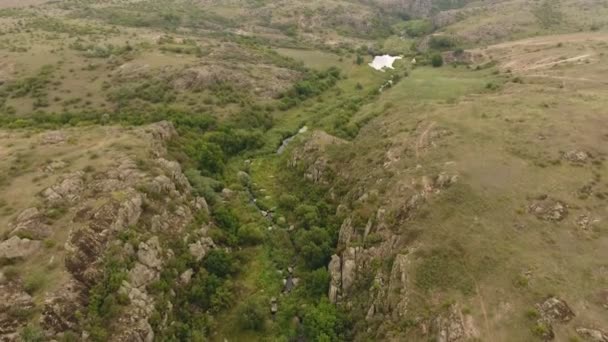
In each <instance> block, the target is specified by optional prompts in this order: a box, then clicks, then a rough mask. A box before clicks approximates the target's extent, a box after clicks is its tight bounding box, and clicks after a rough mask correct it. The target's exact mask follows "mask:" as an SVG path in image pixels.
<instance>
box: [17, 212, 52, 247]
mask: <svg viewBox="0 0 608 342" xmlns="http://www.w3.org/2000/svg"><path fill="white" fill-rule="evenodd" d="M9 227H10V228H11V232H10V235H15V236H20V237H28V238H32V239H36V240H42V239H45V238H47V237H48V236H49V235H50V234H51V227H50V226H49V225H47V224H45V223H44V216H43V215H42V213H40V211H39V210H38V208H35V207H34V208H28V209H25V210H24V211H22V212H21V213H20V214H19V216H17V218H16V219H15V221H14V222H13V223H12V224H11V225H9Z"/></svg>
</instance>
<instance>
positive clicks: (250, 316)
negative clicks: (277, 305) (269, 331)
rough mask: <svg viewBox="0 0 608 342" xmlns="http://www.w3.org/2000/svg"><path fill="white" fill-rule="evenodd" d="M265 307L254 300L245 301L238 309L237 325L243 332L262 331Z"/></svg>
mask: <svg viewBox="0 0 608 342" xmlns="http://www.w3.org/2000/svg"><path fill="white" fill-rule="evenodd" d="M266 307H267V305H264V304H263V303H260V302H259V301H256V300H252V299H250V300H248V301H246V302H245V303H244V304H243V305H242V306H241V308H240V309H239V315H238V316H239V325H240V326H241V329H244V330H254V331H262V330H263V329H264V322H265V321H266V317H267V311H266V310H265V308H266Z"/></svg>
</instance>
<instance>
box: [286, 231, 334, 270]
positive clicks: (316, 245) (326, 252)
mask: <svg viewBox="0 0 608 342" xmlns="http://www.w3.org/2000/svg"><path fill="white" fill-rule="evenodd" d="M332 242H333V240H332V238H331V236H330V235H329V233H328V232H327V231H326V230H324V229H321V228H312V229H311V230H299V231H298V232H297V234H296V237H295V245H296V248H297V249H298V250H299V251H300V254H301V256H302V258H303V259H304V262H305V263H306V265H307V266H308V267H310V268H311V269H316V268H319V267H321V266H324V265H326V264H327V263H328V262H329V258H330V256H331V254H332V253H333V247H332Z"/></svg>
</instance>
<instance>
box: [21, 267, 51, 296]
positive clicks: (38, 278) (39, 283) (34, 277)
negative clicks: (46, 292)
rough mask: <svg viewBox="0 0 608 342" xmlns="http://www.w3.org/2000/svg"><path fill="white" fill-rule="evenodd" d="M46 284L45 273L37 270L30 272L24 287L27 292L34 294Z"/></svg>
mask: <svg viewBox="0 0 608 342" xmlns="http://www.w3.org/2000/svg"><path fill="white" fill-rule="evenodd" d="M45 284H46V277H45V275H44V274H42V273H38V272H36V273H32V274H29V275H28V276H27V277H26V278H25V282H24V284H23V288H24V290H25V292H27V293H29V294H34V293H35V292H37V291H38V290H40V289H41V288H43V287H44V285H45Z"/></svg>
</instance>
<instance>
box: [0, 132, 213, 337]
mask: <svg viewBox="0 0 608 342" xmlns="http://www.w3.org/2000/svg"><path fill="white" fill-rule="evenodd" d="M100 129H101V128H100ZM101 130H102V131H103V132H101V133H100V132H98V131H96V132H94V134H95V135H97V134H102V135H104V136H105V138H106V139H107V140H106V141H102V143H97V144H98V145H103V147H101V148H99V146H96V145H93V146H87V142H88V139H87V136H86V133H85V134H82V133H80V132H79V133H77V132H76V131H73V130H65V131H62V132H57V133H55V134H54V136H59V137H61V136H63V137H64V138H63V139H53V144H57V145H56V146H55V147H54V148H53V149H54V151H53V153H57V155H56V157H57V158H55V159H56V160H54V161H50V162H49V164H50V165H54V168H53V170H52V172H53V175H54V177H52V178H54V180H51V181H50V182H42V184H36V185H35V186H36V187H40V188H41V189H40V190H36V189H32V190H31V192H32V193H37V195H35V196H34V197H33V198H29V199H28V201H31V203H30V205H31V206H30V207H28V208H25V209H23V210H22V211H21V212H19V213H17V214H16V215H15V216H14V217H13V218H12V219H11V221H10V224H9V230H8V231H6V232H5V234H7V237H6V238H5V239H4V240H3V241H1V242H0V258H2V259H3V260H5V261H6V262H5V263H4V264H5V265H7V266H5V267H3V268H2V269H0V275H2V276H1V277H0V288H2V291H0V292H1V295H0V296H2V299H3V300H2V304H0V305H1V306H0V339H2V340H8V341H10V340H17V339H18V332H19V331H20V330H21V329H22V328H23V327H24V326H26V325H28V324H36V323H37V324H39V325H40V327H41V328H42V329H43V331H44V334H45V336H46V337H48V338H58V337H60V336H62V335H64V334H65V333H66V332H69V333H70V334H75V335H76V336H78V337H79V338H82V339H85V338H87V336H88V335H89V334H90V332H89V331H88V328H89V327H88V326H86V324H85V323H86V322H87V306H89V305H90V304H91V302H92V301H95V300H96V298H95V293H94V288H95V286H98V285H99V284H101V283H104V282H108V281H111V279H110V280H109V279H108V277H109V275H108V267H109V266H108V258H109V257H111V258H112V259H113V260H119V261H121V262H124V265H126V267H125V269H121V270H119V271H120V272H121V273H122V274H125V276H124V277H122V279H123V280H122V281H121V282H120V283H119V284H117V286H118V287H119V289H118V292H117V293H118V298H119V299H118V300H119V301H120V302H121V307H120V309H119V310H118V311H117V312H115V314H114V316H113V317H112V318H111V320H110V325H111V329H108V331H109V332H110V333H109V335H108V336H107V338H108V340H112V341H152V340H153V339H154V332H153V329H152V327H151V325H150V323H149V322H148V321H149V319H150V316H151V314H152V313H153V311H154V306H155V304H156V303H155V300H154V298H153V297H152V296H151V295H150V294H149V292H148V286H149V285H150V284H152V283H153V282H155V281H156V280H158V279H159V275H160V272H161V271H162V270H163V267H164V265H165V264H166V262H167V261H168V260H171V259H172V258H173V257H174V252H173V251H172V250H171V249H170V248H169V247H168V241H166V237H167V236H175V237H178V238H179V239H181V237H180V236H181V234H184V229H185V227H186V226H188V225H190V224H191V223H192V222H193V217H194V215H197V214H198V213H201V212H207V210H208V209H207V204H206V201H205V199H204V198H201V197H196V196H194V195H193V194H192V192H191V187H190V184H189V183H188V180H187V179H186V177H185V176H184V174H183V173H182V170H181V167H180V165H179V164H178V163H177V162H174V161H170V160H167V159H165V158H166V150H165V147H164V146H165V144H166V142H167V140H168V139H170V138H172V137H173V136H174V135H175V134H176V133H175V130H174V128H173V126H172V125H171V124H170V123H167V122H161V123H157V124H153V125H149V126H145V127H142V128H137V129H132V130H129V129H122V128H103V129H101ZM13 134H16V133H13ZM76 134H78V135H77V136H76ZM70 137H72V138H73V139H74V140H75V141H74V142H72V144H76V145H81V146H79V147H81V148H83V150H80V152H78V149H73V148H72V147H70V146H69V145H68V142H67V141H68V139H70ZM27 139H36V138H27ZM42 141H43V143H48V139H46V140H45V139H43V140H42ZM125 146H128V147H126V148H125ZM87 148H90V149H92V150H93V152H91V150H87ZM68 150H69V151H68ZM80 153H82V154H85V155H87V154H88V157H87V158H82V157H81V156H80ZM91 153H94V154H91ZM101 153H104V154H103V157H102V154H101ZM62 156H63V157H65V158H60V157H62ZM91 156H92V157H91ZM98 158H100V159H103V160H102V161H99V162H97V159H98ZM93 163H94V164H95V166H91V164H93ZM60 164H61V165H60ZM58 166H61V168H60V169H59V170H57V167H58ZM49 178H51V177H49ZM14 181H15V182H18V181H19V177H16V178H15V180H14ZM183 238H184V239H187V240H188V239H189V240H188V241H187V242H189V243H191V244H192V245H193V246H194V247H193V250H194V251H193V252H192V253H193V254H196V256H197V258H199V260H200V259H201V258H202V257H204V255H205V253H206V252H207V251H208V250H209V249H210V248H213V247H214V244H213V241H212V240H211V239H210V238H208V237H207V236H206V230H202V231H196V232H195V233H193V234H188V235H186V236H185V237H183ZM201 241H202V242H201ZM197 243H198V245H200V248H196V247H197V246H198V245H197ZM55 244H57V245H58V246H57V247H55ZM41 260H46V262H42V261H41ZM17 268H23V269H28V270H30V272H45V268H46V269H47V270H48V274H46V275H44V274H41V275H37V276H38V277H40V278H44V277H46V278H45V279H46V280H45V281H44V285H40V286H41V287H42V288H41V289H34V288H32V285H31V284H30V283H31V282H32V280H31V277H32V274H31V273H30V274H28V273H25V272H24V273H21V272H18V271H16V270H17ZM110 277H112V275H110ZM36 312H38V313H39V315H36ZM37 317H38V318H37Z"/></svg>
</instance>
